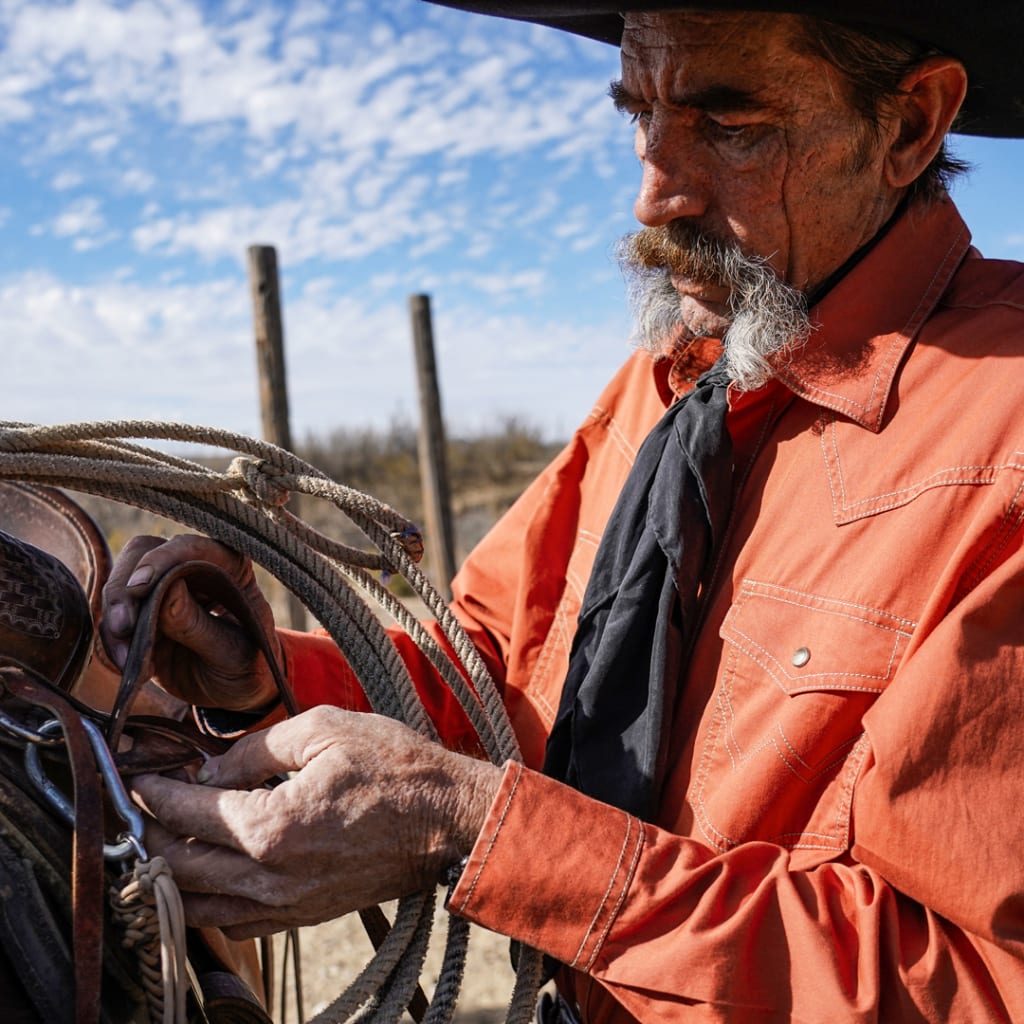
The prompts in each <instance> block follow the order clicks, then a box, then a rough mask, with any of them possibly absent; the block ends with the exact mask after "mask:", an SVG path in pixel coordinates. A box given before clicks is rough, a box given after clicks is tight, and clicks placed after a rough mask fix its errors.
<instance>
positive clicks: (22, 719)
mask: <svg viewBox="0 0 1024 1024" xmlns="http://www.w3.org/2000/svg"><path fill="white" fill-rule="evenodd" d="M111 565H112V559H111V554H110V550H109V547H108V545H107V541H106V538H105V537H104V535H103V533H102V531H101V530H100V529H99V527H98V526H97V525H96V523H95V522H94V521H93V519H92V518H91V516H90V515H89V514H88V513H87V512H86V511H85V510H84V509H83V508H82V507H81V506H80V505H78V504H77V503H76V502H74V501H73V500H72V499H71V498H69V497H68V496H67V495H65V494H64V493H63V492H61V491H58V490H55V489H53V488H49V487H43V486H38V485H34V484H26V483H14V482H7V481H3V482H0V718H2V722H0V888H2V889H3V890H4V892H5V893H6V894H7V895H6V896H5V899H4V901H3V902H4V904H5V905H4V907H3V913H0V1005H3V1006H4V1008H5V1009H4V1020H5V1021H8V1020H10V1021H17V1022H26V1024H28V1022H34V1021H41V1020H46V1021H68V1022H69V1024H70V1022H71V1021H72V1020H73V1021H75V1022H76V1024H86V1022H92V1021H101V1022H104V1024H106V1022H111V1024H115V1022H121V1021H125V1022H127V1021H135V1020H137V1019H140V1018H139V1017H138V1014H139V1012H140V1010H139V1007H140V1005H141V1003H140V996H139V992H138V985H137V984H134V983H133V980H132V971H131V965H130V964H129V963H127V962H126V961H125V957H124V955H123V954H120V953H118V951H117V950H116V948H115V947H116V945H117V943H116V936H113V935H111V934H110V925H109V922H107V921H106V920H105V917H106V915H105V913H104V907H105V902H104V901H105V894H106V887H107V884H108V882H109V879H108V880H107V882H105V881H104V878H103V875H104V872H105V869H104V868H103V865H102V861H101V859H100V854H99V853H98V852H96V853H94V854H89V855H88V856H86V855H85V854H84V853H83V851H84V850H85V849H86V848H87V847H96V848H97V850H98V847H99V846H100V845H101V844H102V841H103V836H102V833H103V831H104V828H105V826H104V818H105V817H106V815H104V812H103V809H102V807H100V806H99V804H100V803H101V802H102V796H101V794H100V792H99V789H98V787H97V785H96V783H95V782H91V781H90V782H89V783H88V784H86V781H85V780H94V779H95V778H96V777H97V773H96V767H95V764H94V763H92V762H90V761H89V759H88V757H86V758H85V761H84V764H83V763H79V764H75V760H76V758H78V760H79V761H82V750H83V749H85V752H86V754H88V747H89V745H90V744H89V742H88V741H87V740H86V741H84V742H83V737H84V732H83V729H82V724H81V720H82V719H83V718H87V719H90V720H91V721H92V722H93V723H100V724H101V725H103V727H104V728H105V730H106V734H107V738H108V742H109V745H110V748H111V750H112V751H115V750H117V748H118V747H119V746H123V744H119V740H120V737H121V735H122V733H123V734H125V735H129V736H130V738H131V741H132V743H131V749H130V750H129V751H127V752H126V753H123V754H122V753H118V754H117V755H116V757H115V760H117V761H118V769H119V771H120V772H121V774H126V773H130V771H131V770H132V769H133V768H134V770H154V769H155V768H158V767H159V768H166V767H172V766H173V764H174V763H187V762H188V761H189V760H190V759H194V758H195V757H196V756H198V753H197V752H198V749H199V748H200V745H203V749H210V748H209V746H208V745H205V744H206V741H205V740H204V739H203V738H202V737H199V736H197V734H196V730H194V729H192V728H191V723H190V721H188V720H187V719H185V717H184V714H183V711H184V709H185V705H183V704H181V702H177V701H174V700H173V698H169V697H166V696H162V697H161V698H158V699H156V700H150V701H148V702H145V706H144V708H143V710H144V712H145V714H142V715H138V716H136V715H135V714H134V711H135V710H137V709H136V708H135V706H134V705H135V698H136V697H137V696H138V694H139V692H140V691H141V690H142V689H143V688H144V687H145V686H146V685H147V684H148V681H147V680H146V679H145V678H144V677H143V673H144V670H145V666H146V657H145V651H144V650H143V649H142V648H143V645H142V644H141V643H140V644H139V645H138V646H139V649H138V650H136V645H133V651H132V653H131V654H130V656H129V666H128V669H130V671H128V670H126V672H125V674H124V675H123V676H121V678H120V679H118V678H117V675H116V673H115V671H114V668H113V665H112V664H110V662H109V661H107V660H106V659H105V655H103V653H102V651H101V650H99V646H100V645H96V648H97V649H96V650H95V651H94V649H93V648H94V636H95V629H94V624H95V623H96V622H98V620H99V614H100V609H101V599H102V588H103V584H104V583H105V581H106V578H107V576H108V574H109V571H110V568H111ZM187 571H188V570H187V569H186V572H187ZM213 582H214V583H215V584H216V583H217V581H213ZM227 600H228V602H229V604H230V601H231V597H230V595H227ZM156 608H158V605H157V606H155V607H154V608H152V609H148V610H147V611H148V614H149V616H150V617H151V618H155V615H156ZM239 611H240V612H242V613H243V614H244V610H243V609H239ZM144 614H145V613H144ZM90 654H93V655H94V660H97V659H99V660H101V661H103V662H104V671H103V672H102V673H101V674H100V678H101V679H102V678H106V680H107V683H106V684H105V685H106V688H107V690H108V691H113V690H116V691H117V692H116V693H114V692H108V693H106V694H100V697H101V701H100V703H105V704H107V705H108V706H110V707H112V710H110V712H109V713H108V708H107V707H104V708H103V709H102V710H97V709H96V708H95V707H93V706H92V704H91V703H90V701H89V699H88V698H89V697H95V696H96V690H95V686H94V687H93V690H92V691H89V690H88V687H86V688H85V689H84V690H83V678H84V675H85V674H86V669H87V667H88V666H89V663H90ZM148 685H149V686H152V684H148ZM279 685H283V682H282V683H280V684H279ZM101 689H102V685H101ZM161 693H162V691H161ZM129 711H132V712H133V714H132V715H131V716H129ZM54 716H56V717H57V718H58V719H59V720H60V722H61V727H62V730H63V733H64V740H65V746H66V748H67V751H66V761H67V764H63V765H62V764H57V766H56V768H52V767H51V769H50V771H55V772H56V774H58V775H59V774H61V773H62V772H64V773H65V774H66V775H67V776H68V778H67V779H66V780H65V788H66V790H67V792H71V791H72V790H73V792H74V797H75V805H76V806H75V813H76V822H75V827H74V829H69V828H68V827H67V826H66V825H65V824H64V823H62V822H58V821H56V818H55V816H54V815H53V813H52V809H48V808H47V807H46V806H45V801H41V799H40V795H39V793H38V790H37V789H34V788H33V785H32V784H31V782H30V780H29V779H28V778H27V777H26V775H25V771H24V767H23V763H22V757H21V754H22V749H21V748H22V747H23V745H24V744H23V743H21V744H20V745H19V741H18V739H17V737H14V738H13V739H12V733H11V730H10V726H11V725H12V724H13V726H14V728H17V727H18V725H19V724H22V725H24V727H25V728H27V729H29V730H30V731H31V730H32V729H34V728H38V725H39V723H40V722H41V721H43V720H44V719H47V718H52V717H54ZM76 735H77V736H78V741H77V742H73V740H74V738H75V736H76ZM76 747H77V748H78V751H77V753H76V749H75V748H76ZM140 752H142V753H140ZM175 758H177V761H175ZM93 790H95V793H93V792H92V791H93ZM90 802H92V803H94V804H96V805H97V806H96V808H95V809H94V810H95V813H94V814H93V817H92V818H91V819H90V820H86V825H85V826H82V825H81V824H80V820H85V819H84V813H85V812H84V811H83V819H79V818H78V817H77V816H78V813H79V808H80V806H81V807H87V805H88V804H89V803H90ZM83 827H87V829H88V831H90V832H93V831H95V832H98V833H100V835H92V836H91V838H90V837H85V836H82V835H79V834H78V833H79V831H80V829H81V828H83ZM62 875H63V877H61V876H62ZM41 879H42V880H43V881H41ZM83 908H84V909H83ZM26 921H29V922H32V925H31V926H29V927H26ZM264 954H265V958H266V955H267V951H266V949H265V950H264ZM189 958H190V962H191V963H190V966H191V967H192V968H193V971H194V972H195V973H201V972H205V976H206V977H207V978H208V979H209V982H210V985H209V990H208V994H204V995H202V996H199V995H198V994H197V999H200V1000H201V1002H202V1004H203V1007H202V1010H201V1011H199V1016H198V1017H197V1018H196V1019H197V1020H204V1021H209V1022H210V1024H213V1022H215V1021H217V1020H223V1021H236V1020H237V1021H246V1022H251V1024H255V1022H260V1024H269V1021H270V1018H269V1016H267V1014H266V1012H265V1010H264V1009H263V1007H264V1006H265V1005H268V1004H269V996H270V992H269V978H268V977H267V976H266V974H265V971H264V970H261V968H260V963H259V958H258V957H257V955H256V948H255V945H254V944H252V943H242V944H238V943H231V942H229V941H228V940H227V939H225V938H224V937H223V936H222V935H221V934H220V933H219V932H215V931H208V930H205V929H204V930H203V931H202V932H201V933H194V934H192V935H191V936H190V940H189ZM267 966H268V965H267V963H266V962H264V964H263V967H264V968H266V967H267ZM133 989H134V992H133ZM255 992H260V993H261V997H257V996H256V995H255ZM218 1012H219V1014H220V1015H219V1016H218Z"/></svg>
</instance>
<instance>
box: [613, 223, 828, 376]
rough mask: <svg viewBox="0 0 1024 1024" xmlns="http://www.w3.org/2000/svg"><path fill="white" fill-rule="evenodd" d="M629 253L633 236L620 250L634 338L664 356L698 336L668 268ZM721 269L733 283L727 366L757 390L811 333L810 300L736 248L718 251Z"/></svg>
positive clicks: (724, 279)
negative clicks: (686, 322) (687, 323)
mask: <svg viewBox="0 0 1024 1024" xmlns="http://www.w3.org/2000/svg"><path fill="white" fill-rule="evenodd" d="M627 252H628V239H626V240H625V241H624V243H623V245H622V248H621V249H620V254H621V255H620V264H621V266H622V269H623V273H624V275H625V277H626V285H627V289H628V295H629V302H630V306H631V308H632V310H633V316H634V321H635V328H634V336H633V341H634V342H635V343H636V344H637V345H638V346H640V347H642V348H646V349H648V350H650V351H651V352H654V353H656V354H658V355H664V354H666V353H667V351H671V349H672V348H673V347H674V346H676V345H678V344H680V343H683V342H685V341H687V340H689V339H690V338H692V337H693V335H692V333H690V332H689V331H687V330H686V329H685V327H684V326H683V324H682V322H681V321H680V309H679V293H678V292H677V291H676V290H675V288H673V287H672V281H671V272H670V271H669V270H668V269H667V268H661V267H656V268H647V267H643V266H638V265H637V264H636V263H633V262H631V261H630V260H629V259H628V257H627V256H626V253H627ZM716 270H717V272H718V275H719V279H720V281H721V282H722V283H723V284H724V285H725V286H726V287H728V288H729V308H730V313H731V321H730V324H729V327H728V329H727V330H726V332H725V335H724V337H723V338H722V339H721V341H722V348H723V354H724V358H725V365H726V369H727V370H728V372H729V376H730V377H731V378H732V380H733V381H735V383H736V385H737V386H738V387H739V388H740V389H741V390H743V391H754V390H756V389H757V388H761V387H764V385H765V384H766V383H767V382H768V381H769V380H770V379H771V377H772V376H773V374H774V372H775V370H774V368H775V367H778V366H780V365H782V363H783V362H784V360H785V359H786V358H787V357H788V356H789V355H791V354H792V353H793V352H794V351H795V350H796V349H798V348H799V347H800V346H802V345H803V344H804V342H806V340H807V338H808V337H809V336H810V333H811V329H812V328H811V321H810V318H809V317H808V315H807V302H806V299H805V297H804V295H803V293H802V292H799V291H797V290H796V289H795V288H791V287H790V286H789V285H788V284H786V283H785V282H784V281H781V280H779V278H778V277H777V276H776V274H775V272H774V271H772V270H771V269H770V268H769V267H768V266H767V265H766V264H765V263H764V261H763V260H759V259H755V258H752V257H749V256H744V255H743V254H742V253H740V252H738V251H737V250H735V249H724V248H723V249H722V250H721V251H720V252H719V253H718V254H717V266H716Z"/></svg>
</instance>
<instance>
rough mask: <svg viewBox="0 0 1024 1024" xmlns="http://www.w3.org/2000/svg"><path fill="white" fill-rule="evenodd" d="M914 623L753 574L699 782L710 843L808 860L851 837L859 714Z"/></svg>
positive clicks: (730, 634) (703, 742) (709, 725)
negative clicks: (764, 847) (754, 844)
mask: <svg viewBox="0 0 1024 1024" xmlns="http://www.w3.org/2000/svg"><path fill="white" fill-rule="evenodd" d="M912 633H913V623H910V622H908V621H907V620H906V619H902V618H899V617H897V616H894V615H891V614H889V613H887V612H884V611H881V610H879V609H875V608H869V607H865V606H863V605H858V604H854V603H850V602H845V601H840V600H835V599H831V598H825V597H821V596H818V595H813V594H807V593H803V592H800V591H798V590H795V589H791V588H785V587H780V586H777V585H774V584H767V583H759V582H756V581H753V580H745V581H744V582H743V584H742V586H741V589H740V591H739V593H738V595H737V598H736V601H735V602H734V604H733V606H732V608H731V609H730V611H729V613H728V615H727V616H726V619H725V621H724V623H723V624H722V628H721V637H722V639H723V641H724V649H723V657H722V668H721V670H720V673H719V677H718V680H717V684H716V688H715V694H714V698H713V701H712V705H711V706H710V707H709V709H708V712H707V715H706V716H705V721H704V726H703V728H702V730H701V734H702V736H701V738H699V740H698V751H699V756H698V763H697V770H696V773H695V776H694V783H693V786H692V791H691V799H692V803H693V808H694V814H695V817H696V820H697V823H698V825H699V827H700V828H701V830H702V832H703V833H704V835H705V838H706V839H707V840H708V841H709V842H710V843H712V845H714V846H716V847H718V848H719V849H723V850H724V849H728V848H730V847H731V846H734V845H736V844H737V843H740V842H750V841H753V840H761V841H765V842H772V843H777V844H779V845H782V846H785V847H787V848H789V849H792V850H794V851H799V852H800V857H799V859H800V860H801V861H802V862H805V863H814V862H816V861H819V860H824V859H828V858H829V857H831V856H834V855H835V853H836V852H839V851H842V850H845V849H847V848H848V845H849V840H850V836H849V821H850V814H849V812H850V804H851V800H852V795H853V786H854V782H855V781H856V777H857V773H858V771H859V768H860V765H861V763H862V761H863V757H864V754H865V753H866V750H867V747H866V742H865V741H864V739H863V726H862V724H861V719H862V717H863V715H864V713H865V711H867V709H868V708H869V707H870V706H871V704H873V703H874V701H875V699H876V698H877V696H878V694H879V693H881V692H882V691H883V690H884V689H885V687H886V686H887V685H888V683H889V681H890V680H891V679H892V677H893V674H894V673H895V671H896V668H897V667H898V665H899V663H900V660H901V658H902V656H903V653H904V651H905V650H906V646H907V643H908V641H909V639H910V637H911V636H912Z"/></svg>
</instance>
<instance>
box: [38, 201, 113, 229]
mask: <svg viewBox="0 0 1024 1024" xmlns="http://www.w3.org/2000/svg"><path fill="white" fill-rule="evenodd" d="M105 226H106V221H105V220H104V219H103V214H102V213H101V212H100V202H99V200H98V199H96V198H95V197H93V196H83V197H82V198H81V199H76V200H75V201H74V202H72V203H71V204H70V205H69V206H66V207H65V208H64V209H63V210H62V211H61V212H60V213H59V214H58V215H57V216H56V217H55V218H54V219H53V222H52V223H51V225H50V230H51V231H52V232H53V234H54V235H56V236H57V237H58V238H68V237H78V236H80V235H94V234H96V233H98V232H100V231H102V230H103V229H104V227H105Z"/></svg>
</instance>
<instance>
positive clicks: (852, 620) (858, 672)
mask: <svg viewBox="0 0 1024 1024" xmlns="http://www.w3.org/2000/svg"><path fill="white" fill-rule="evenodd" d="M914 626H915V623H913V622H911V621H910V620H909V619H904V618H900V617H899V616H896V615H892V614H890V613H888V612H884V611H881V610H880V609H878V608H871V607H869V606H866V605H861V604H855V603H852V602H848V601H839V600H834V599H832V598H826V597H820V596H818V595H815V594H806V593H803V592H801V591H799V590H794V589H791V588H788V587H781V586H777V585H775V584H771V583H759V582H757V581H755V580H744V581H743V583H742V585H741V587H740V592H739V594H738V596H737V598H736V600H735V602H734V603H733V606H732V607H731V608H730V609H729V613H728V615H727V616H726V618H725V622H723V623H722V629H721V636H722V639H723V640H726V641H728V642H729V643H731V644H733V645H735V646H736V647H738V648H739V649H740V650H742V651H743V653H744V654H746V655H747V657H748V658H750V659H751V660H753V661H755V662H756V663H757V664H758V665H760V666H761V667H762V668H763V669H764V671H765V672H767V673H768V674H769V675H770V676H771V678H772V679H774V680H775V682H776V683H777V685H778V686H780V687H781V688H782V689H783V690H785V691H786V692H787V693H801V692H804V691H809V690H858V691H863V692H869V693H879V692H881V691H882V690H884V689H885V687H886V685H887V684H888V682H889V680H890V679H891V678H892V676H893V673H894V672H895V671H896V667H897V666H898V665H899V662H900V659H901V658H902V656H903V652H904V650H905V649H906V646H907V642H908V641H909V639H910V637H911V636H912V635H913V632H914Z"/></svg>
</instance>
